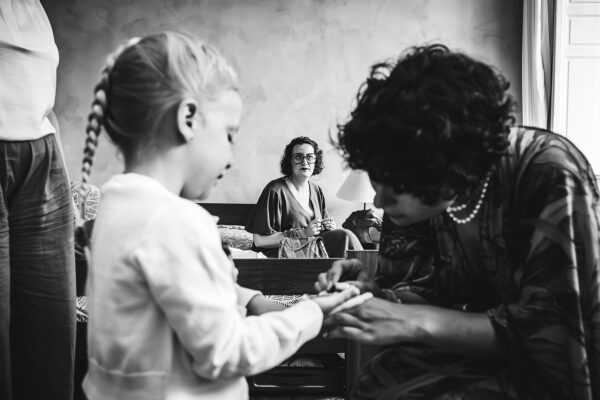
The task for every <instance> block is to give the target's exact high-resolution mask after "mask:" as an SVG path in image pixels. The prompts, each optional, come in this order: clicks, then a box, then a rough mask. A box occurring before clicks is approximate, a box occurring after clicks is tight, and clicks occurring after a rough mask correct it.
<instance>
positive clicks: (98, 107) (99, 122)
mask: <svg viewBox="0 0 600 400" xmlns="http://www.w3.org/2000/svg"><path fill="white" fill-rule="evenodd" d="M139 40H140V39H139V38H133V39H130V40H129V41H128V42H127V44H125V45H122V46H120V47H119V48H117V50H116V51H114V52H113V53H111V54H110V55H109V56H108V59H107V60H106V65H105V66H104V68H103V69H102V72H101V78H100V82H99V83H98V84H97V85H96V86H95V87H94V100H93V101H92V112H91V113H90V114H89V116H88V124H87V127H86V128H85V132H86V136H87V138H86V140H85V147H84V149H83V162H82V166H81V183H82V187H83V188H84V189H86V188H87V186H88V185H89V180H90V174H91V172H92V164H93V163H94V155H95V154H96V147H97V146H98V138H99V136H100V133H101V132H102V126H103V124H105V117H106V110H107V107H108V95H107V93H108V91H109V88H110V86H109V85H110V81H109V76H110V71H111V70H112V68H113V66H114V65H115V62H116V60H117V58H118V57H119V55H121V53H123V51H125V49H127V48H128V47H130V46H133V45H135V44H136V43H137V42H139Z"/></svg>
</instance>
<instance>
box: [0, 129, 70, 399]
mask: <svg viewBox="0 0 600 400" xmlns="http://www.w3.org/2000/svg"><path fill="white" fill-rule="evenodd" d="M0 154H1V159H0V398H1V399H5V400H29V399H48V400H54V399H56V400H69V399H72V397H73V373H74V371H73V368H74V356H75V329H76V315H75V313H76V308H75V255H74V243H73V242H74V234H73V232H74V214H73V201H72V197H71V193H70V187H69V182H68V177H67V173H66V170H65V166H64V163H63V160H62V158H61V155H60V150H59V147H58V144H57V142H56V138H55V137H54V135H52V134H51V135H47V136H44V137H42V138H40V139H37V140H28V141H0Z"/></svg>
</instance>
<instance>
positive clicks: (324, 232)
mask: <svg viewBox="0 0 600 400" xmlns="http://www.w3.org/2000/svg"><path fill="white" fill-rule="evenodd" d="M321 171H323V150H321V149H319V145H318V144H317V142H315V141H314V140H312V139H310V138H308V137H306V136H300V137H297V138H295V139H293V140H292V141H291V142H290V143H289V144H288V145H287V146H286V147H285V150H284V152H283V157H282V158H281V173H282V174H283V177H281V178H277V179H275V180H272V181H271V182H269V183H268V184H267V186H266V187H265V188H264V189H263V191H262V193H261V195H260V197H259V199H258V202H257V203H256V206H255V207H254V211H253V212H252V215H251V216H250V219H249V220H248V223H247V224H246V230H247V231H248V232H250V233H252V234H253V235H254V250H256V251H260V252H262V253H263V254H265V255H266V256H267V257H272V258H276V257H277V256H278V250H279V244H280V243H281V241H282V240H283V239H285V238H286V237H294V238H308V237H312V236H321V237H322V238H323V242H324V244H325V249H326V250H327V254H328V255H329V257H344V253H345V251H346V250H347V249H362V245H361V244H360V241H359V240H358V238H357V237H356V235H354V233H352V232H351V231H349V230H347V229H337V228H336V224H335V221H334V220H333V218H331V217H330V216H329V214H328V213H327V207H326V205H325V196H324V195H323V190H322V189H321V188H320V187H319V185H317V184H316V183H314V182H312V181H311V180H310V177H311V176H313V175H318V174H320V173H321Z"/></svg>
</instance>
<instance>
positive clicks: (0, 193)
mask: <svg viewBox="0 0 600 400" xmlns="http://www.w3.org/2000/svg"><path fill="white" fill-rule="evenodd" d="M5 150H6V149H5V142H0V157H2V160H6V159H7V154H6V151H5ZM8 172H9V171H8V168H7V163H6V162H2V163H0V399H7V400H10V399H12V384H11V381H12V380H11V374H10V371H11V368H10V334H9V332H10V252H9V248H8V242H9V237H8V235H9V231H8V209H7V205H6V198H7V193H6V190H5V187H6V184H7V182H8V181H9V174H8Z"/></svg>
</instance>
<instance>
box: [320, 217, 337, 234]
mask: <svg viewBox="0 0 600 400" xmlns="http://www.w3.org/2000/svg"><path fill="white" fill-rule="evenodd" d="M335 226H336V225H335V221H334V220H333V218H332V217H327V218H325V219H324V220H323V230H326V231H331V230H334V229H335Z"/></svg>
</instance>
